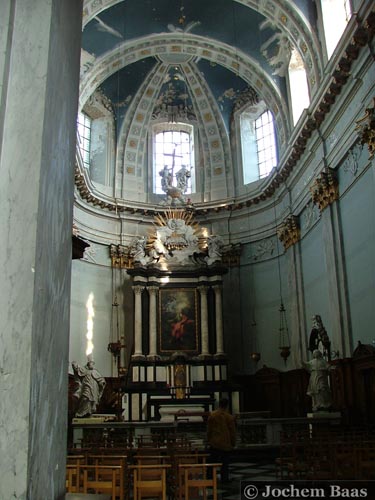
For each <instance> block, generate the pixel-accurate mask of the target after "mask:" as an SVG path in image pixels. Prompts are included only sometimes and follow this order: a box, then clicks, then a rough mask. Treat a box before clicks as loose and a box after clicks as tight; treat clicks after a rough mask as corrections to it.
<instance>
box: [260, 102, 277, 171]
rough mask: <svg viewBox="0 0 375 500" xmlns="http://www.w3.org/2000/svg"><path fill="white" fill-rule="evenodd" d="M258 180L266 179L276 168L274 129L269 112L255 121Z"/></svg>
mask: <svg viewBox="0 0 375 500" xmlns="http://www.w3.org/2000/svg"><path fill="white" fill-rule="evenodd" d="M255 136H256V144H257V153H258V169H259V178H262V177H266V176H267V175H268V174H269V173H270V172H271V170H272V169H273V167H276V142H275V128H274V124H273V116H272V114H271V111H268V110H267V111H265V112H264V113H263V114H262V115H261V116H260V117H259V118H258V119H257V120H255Z"/></svg>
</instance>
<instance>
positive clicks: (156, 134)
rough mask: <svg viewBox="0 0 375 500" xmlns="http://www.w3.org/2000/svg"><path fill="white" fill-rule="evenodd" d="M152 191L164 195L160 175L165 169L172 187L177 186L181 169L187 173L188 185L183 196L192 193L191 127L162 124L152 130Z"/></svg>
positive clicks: (192, 140)
mask: <svg viewBox="0 0 375 500" xmlns="http://www.w3.org/2000/svg"><path fill="white" fill-rule="evenodd" d="M153 158H154V162H153V165H154V168H153V177H154V182H153V191H154V193H156V194H164V191H163V188H162V180H163V177H162V176H161V175H160V172H162V171H163V170H164V169H165V168H166V170H167V171H168V173H169V175H170V179H171V184H172V185H173V186H177V185H178V178H179V175H178V173H179V171H181V169H182V168H183V167H185V168H186V170H187V172H188V183H187V186H186V189H185V190H184V193H185V194H190V193H192V192H193V191H194V186H195V169H194V134H193V127H192V126H191V125H187V124H182V123H176V124H170V123H164V124H158V125H155V126H154V130H153Z"/></svg>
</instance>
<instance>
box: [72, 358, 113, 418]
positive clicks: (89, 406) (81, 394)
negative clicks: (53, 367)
mask: <svg viewBox="0 0 375 500" xmlns="http://www.w3.org/2000/svg"><path fill="white" fill-rule="evenodd" d="M94 364H95V363H94V361H92V360H90V361H88V362H87V364H86V365H85V366H84V367H81V366H79V365H78V364H77V363H76V362H75V361H73V363H72V368H73V372H74V375H75V379H76V382H77V388H76V390H75V392H74V394H73V397H75V398H77V399H78V407H77V410H76V412H75V416H76V417H85V416H90V415H92V414H93V413H95V411H96V408H97V407H98V404H99V401H100V399H101V397H102V395H103V392H104V388H105V386H106V381H105V378H104V377H103V376H102V375H101V374H100V373H99V372H98V370H96V369H95V368H94Z"/></svg>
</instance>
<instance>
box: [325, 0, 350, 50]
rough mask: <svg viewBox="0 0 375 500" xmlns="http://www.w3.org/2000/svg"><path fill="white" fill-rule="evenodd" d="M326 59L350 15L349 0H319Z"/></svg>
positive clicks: (333, 48)
mask: <svg viewBox="0 0 375 500" xmlns="http://www.w3.org/2000/svg"><path fill="white" fill-rule="evenodd" d="M320 5H321V9H322V18H323V27H324V37H325V41H326V49H327V56H328V59H329V58H330V57H331V55H332V54H333V51H334V50H335V48H336V45H337V43H338V41H339V40H340V38H341V35H342V34H343V32H344V30H345V28H346V25H347V24H348V22H349V19H350V17H351V15H352V9H351V6H350V0H320Z"/></svg>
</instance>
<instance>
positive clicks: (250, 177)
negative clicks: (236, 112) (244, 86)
mask: <svg viewBox="0 0 375 500" xmlns="http://www.w3.org/2000/svg"><path fill="white" fill-rule="evenodd" d="M260 104H261V105H260V106H258V107H257V108H256V109H255V110H254V108H252V109H251V110H249V111H244V112H242V113H241V117H240V127H241V149H242V169H243V180H244V184H249V183H250V182H254V181H257V180H259V179H261V178H262V177H266V176H267V175H268V174H269V173H270V172H271V170H272V169H273V168H274V167H276V165H277V153H276V137H275V127H274V120H273V116H272V113H271V112H270V111H268V110H266V111H263V110H264V108H265V106H264V103H263V105H262V103H260ZM262 111H263V112H262Z"/></svg>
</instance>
